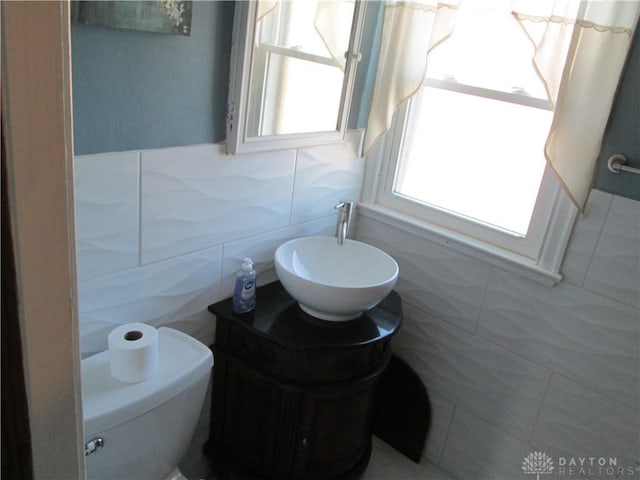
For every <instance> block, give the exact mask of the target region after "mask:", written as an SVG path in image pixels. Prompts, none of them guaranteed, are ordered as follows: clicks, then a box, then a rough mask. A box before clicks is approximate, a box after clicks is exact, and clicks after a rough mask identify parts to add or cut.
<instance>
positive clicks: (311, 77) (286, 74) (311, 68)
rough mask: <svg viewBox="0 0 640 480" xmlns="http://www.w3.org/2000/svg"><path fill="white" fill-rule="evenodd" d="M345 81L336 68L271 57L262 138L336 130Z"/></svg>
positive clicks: (283, 57)
mask: <svg viewBox="0 0 640 480" xmlns="http://www.w3.org/2000/svg"><path fill="white" fill-rule="evenodd" d="M343 78H344V75H343V72H342V71H341V70H339V69H337V68H335V67H331V66H327V65H323V64H321V63H314V62H309V61H306V60H301V59H298V58H292V57H287V56H284V55H277V54H270V55H269V62H268V65H267V75H266V82H265V83H266V87H265V88H266V90H267V91H268V92H269V94H268V95H266V96H265V102H264V105H263V118H262V124H261V128H260V135H281V134H288V133H304V132H325V131H331V130H335V129H336V128H337V121H338V112H339V111H340V98H341V93H342V82H343ZM320 91H321V92H323V95H318V94H317V92H320ZM328 98H329V99H333V101H327V99H328Z"/></svg>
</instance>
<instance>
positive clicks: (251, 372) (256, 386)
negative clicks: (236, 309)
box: [206, 282, 402, 480]
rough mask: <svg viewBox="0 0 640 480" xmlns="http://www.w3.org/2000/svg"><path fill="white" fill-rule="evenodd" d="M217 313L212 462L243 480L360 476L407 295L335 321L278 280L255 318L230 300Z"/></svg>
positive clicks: (264, 293) (261, 292) (262, 291)
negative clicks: (306, 307) (306, 306)
mask: <svg viewBox="0 0 640 480" xmlns="http://www.w3.org/2000/svg"><path fill="white" fill-rule="evenodd" d="M209 311H211V312H212V313H214V314H215V315H216V317H217V327H216V340H215V344H214V345H213V350H214V354H215V366H214V369H213V390H212V405H211V426H210V436H209V441H208V443H207V447H206V451H207V453H208V455H209V457H210V458H211V460H212V462H213V463H214V465H215V466H216V467H217V468H218V469H219V470H220V471H221V472H222V473H223V474H224V472H225V471H232V472H233V474H234V475H241V476H242V478H244V477H246V478H272V479H278V480H284V479H323V480H324V479H348V478H357V477H359V476H360V474H361V473H362V472H363V471H364V469H365V468H366V466H367V463H368V461H369V456H370V453H371V415H372V409H373V395H374V392H375V387H376V383H377V380H378V377H379V375H380V374H381V373H382V371H383V370H384V368H385V367H386V365H387V364H388V362H389V359H390V357H391V348H390V344H389V341H390V339H391V337H392V336H393V335H394V334H395V333H396V331H397V330H398V328H399V327H400V323H401V321H402V311H401V303H400V298H399V296H398V295H397V294H396V293H395V292H392V293H391V294H390V295H389V296H388V297H387V298H385V299H384V300H383V301H382V302H381V303H380V304H379V305H378V306H377V307H375V308H374V309H372V310H370V311H369V312H366V313H365V314H363V315H362V316H361V317H360V318H357V319H354V320H349V321H347V322H327V321H324V320H319V319H316V318H314V317H311V316H309V315H307V314H306V313H304V312H303V311H302V310H301V309H300V308H299V307H298V305H297V303H296V302H295V301H294V300H293V299H292V298H291V297H290V296H289V295H288V294H287V293H286V291H285V290H284V289H283V288H282V286H281V285H280V283H279V282H275V283H272V284H269V285H266V286H264V287H261V288H259V289H258V297H257V305H256V310H255V311H254V312H252V313H251V314H245V315H236V314H234V313H233V312H232V311H231V302H230V300H225V301H223V302H220V303H217V304H214V305H211V306H210V307H209ZM233 478H236V477H235V476H234V477H233Z"/></svg>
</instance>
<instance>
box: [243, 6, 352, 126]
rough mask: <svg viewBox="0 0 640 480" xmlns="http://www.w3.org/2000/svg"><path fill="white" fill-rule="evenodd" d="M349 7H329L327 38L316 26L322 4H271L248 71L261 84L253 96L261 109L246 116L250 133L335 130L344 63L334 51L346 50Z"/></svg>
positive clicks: (263, 21)
mask: <svg viewBox="0 0 640 480" xmlns="http://www.w3.org/2000/svg"><path fill="white" fill-rule="evenodd" d="M266 5H269V3H268V2H267V4H266ZM354 6H355V3H354V2H349V1H343V2H337V3H335V5H333V6H332V9H331V13H333V14H334V15H333V16H332V18H333V17H335V18H333V24H334V25H332V28H331V30H330V32H328V33H327V32H325V31H324V30H323V29H322V28H319V27H318V22H321V20H318V18H319V16H320V15H321V13H319V12H322V9H323V8H324V9H327V10H328V7H327V5H326V2H325V3H322V2H319V3H318V2H310V1H304V2H279V3H277V4H275V3H274V5H273V6H272V7H271V9H270V10H268V11H267V13H266V14H264V16H262V17H261V19H260V21H259V22H258V23H257V25H258V27H257V32H256V38H257V39H259V41H257V42H256V45H255V62H254V66H253V68H254V71H253V76H254V78H256V80H257V79H261V81H256V82H254V85H257V86H258V87H259V88H260V91H256V92H253V95H254V96H256V97H258V98H260V101H256V102H255V104H254V106H255V107H260V108H256V111H250V118H251V122H252V124H251V128H252V129H253V131H255V132H257V133H258V134H259V135H278V134H280V135H281V134H295V133H303V132H321V131H327V130H333V129H335V128H336V123H337V118H338V115H339V113H340V107H341V98H342V89H343V83H344V71H345V64H346V59H345V57H344V55H340V56H335V55H334V53H335V52H333V49H334V48H338V49H340V51H341V53H342V52H345V51H347V49H348V45H349V39H350V34H351V23H352V21H353V16H354ZM325 34H327V35H330V38H326V37H325V36H324V35H325ZM316 92H323V95H318V94H317V93H316ZM309 112H313V114H312V115H310V114H309Z"/></svg>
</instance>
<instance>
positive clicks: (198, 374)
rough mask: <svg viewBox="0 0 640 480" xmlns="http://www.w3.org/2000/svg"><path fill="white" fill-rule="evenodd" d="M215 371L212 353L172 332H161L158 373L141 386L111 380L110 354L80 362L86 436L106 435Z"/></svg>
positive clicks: (163, 329) (178, 333)
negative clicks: (212, 369)
mask: <svg viewBox="0 0 640 480" xmlns="http://www.w3.org/2000/svg"><path fill="white" fill-rule="evenodd" d="M211 367H213V354H212V353H211V350H210V349H209V348H207V347H206V346H205V345H203V344H202V343H200V342H199V341H198V340H196V339H195V338H193V337H190V336H189V335H186V334H184V333H182V332H179V331H177V330H174V329H172V328H167V327H162V328H159V329H158V369H157V371H156V373H155V374H154V376H153V377H151V378H149V379H148V380H145V381H143V382H138V383H123V382H120V381H118V380H116V379H114V378H113V377H112V376H111V371H110V369H109V351H108V350H105V351H104V352H100V353H98V354H96V355H93V356H91V357H88V358H85V359H83V360H82V362H81V375H82V413H83V418H84V431H85V435H91V434H96V433H99V432H104V431H105V430H108V429H110V428H113V427H115V426H116V425H120V424H122V423H124V422H127V421H129V420H132V419H133V418H136V417H137V416H139V415H141V414H143V413H146V412H148V411H150V410H152V409H154V408H155V407H157V406H159V405H161V404H163V403H165V402H166V401H168V400H170V399H171V398H173V397H175V396H176V395H178V394H179V393H181V392H182V391H184V390H185V389H186V388H187V387H189V386H190V385H191V384H192V383H194V382H195V381H196V380H198V379H199V378H202V377H203V376H206V375H208V374H209V373H210V372H211Z"/></svg>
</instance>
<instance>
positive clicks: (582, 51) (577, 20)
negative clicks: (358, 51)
mask: <svg viewBox="0 0 640 480" xmlns="http://www.w3.org/2000/svg"><path fill="white" fill-rule="evenodd" d="M461 1H462V0H461ZM469 1H477V0H469ZM494 3H495V2H494ZM511 4H512V11H513V16H514V19H515V20H516V21H518V22H519V23H520V25H521V26H522V28H523V32H524V34H526V35H527V36H528V37H529V39H530V40H531V42H532V43H533V45H534V49H535V54H534V58H533V62H532V68H535V69H536V72H537V74H538V76H539V77H540V79H541V81H542V82H543V83H544V86H545V88H546V91H547V95H548V96H549V100H550V101H551V102H552V104H553V105H554V106H555V112H554V119H553V122H552V126H551V131H550V133H549V137H548V140H547V142H546V146H545V152H544V153H545V156H546V158H547V162H548V163H549V165H550V166H551V168H552V169H553V170H554V171H555V173H556V174H557V177H558V179H559V180H560V182H561V184H562V185H563V187H564V189H565V191H566V192H567V193H568V194H569V195H570V197H571V198H572V199H573V201H574V202H575V203H576V205H577V206H578V207H580V208H582V207H583V206H584V203H585V201H586V198H587V196H588V194H589V190H590V188H591V183H592V180H593V173H594V170H595V162H596V159H597V156H598V153H599V151H600V145H601V141H602V136H603V133H604V129H605V127H606V124H607V120H608V117H609V112H610V110H611V106H612V103H613V99H614V96H615V92H616V88H617V85H618V81H619V78H620V74H621V72H622V69H623V67H624V63H625V59H626V56H627V52H628V49H629V45H630V43H631V38H632V36H633V30H634V28H635V26H636V24H637V22H638V15H639V12H640V0H599V1H578V0H514V1H513V2H511ZM455 12H456V4H454V3H450V2H448V3H446V4H445V3H437V2H389V5H387V7H386V11H385V17H384V23H383V32H382V42H381V47H380V48H381V50H380V57H379V62H378V71H377V75H376V84H375V87H374V93H373V98H372V103H371V110H370V114H369V120H368V125H367V132H366V136H365V151H368V150H369V149H370V147H371V146H372V145H373V143H374V142H375V140H376V139H377V138H378V137H379V136H380V135H381V134H383V133H384V132H385V131H386V130H387V129H388V128H389V125H390V124H391V117H392V115H393V112H394V110H395V108H396V107H397V106H398V105H400V104H401V103H402V102H403V101H404V100H406V99H407V98H409V97H410V96H411V95H413V94H414V93H415V92H416V91H417V90H418V88H419V87H420V85H421V84H422V81H423V79H424V75H425V72H426V64H427V54H428V52H429V51H430V50H431V49H432V48H433V47H434V46H436V45H437V44H438V43H439V42H441V41H443V40H445V39H446V37H447V36H448V35H449V34H450V33H451V32H452V30H453V28H455Z"/></svg>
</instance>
